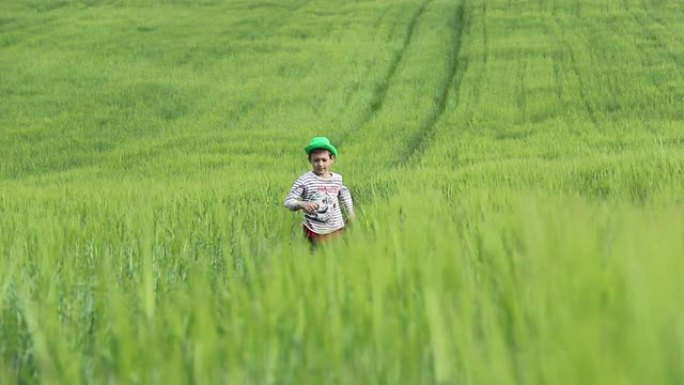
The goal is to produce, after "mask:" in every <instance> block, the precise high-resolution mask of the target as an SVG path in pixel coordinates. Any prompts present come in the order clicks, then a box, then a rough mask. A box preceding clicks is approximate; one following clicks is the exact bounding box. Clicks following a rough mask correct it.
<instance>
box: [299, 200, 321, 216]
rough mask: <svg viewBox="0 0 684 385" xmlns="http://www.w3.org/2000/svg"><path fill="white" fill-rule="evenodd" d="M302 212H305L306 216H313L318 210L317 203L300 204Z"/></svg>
mask: <svg viewBox="0 0 684 385" xmlns="http://www.w3.org/2000/svg"><path fill="white" fill-rule="evenodd" d="M301 207H302V210H304V211H306V212H307V213H308V214H313V213H315V212H316V210H317V209H318V203H316V202H302V206H301Z"/></svg>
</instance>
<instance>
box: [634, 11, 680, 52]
mask: <svg viewBox="0 0 684 385" xmlns="http://www.w3.org/2000/svg"><path fill="white" fill-rule="evenodd" d="M626 11H627V12H629V14H630V15H631V16H632V19H634V22H636V23H637V24H638V25H639V27H640V28H641V30H642V31H644V34H645V35H646V37H647V38H648V39H649V40H651V41H652V42H653V43H654V45H655V47H656V48H658V49H661V50H662V51H663V53H665V54H666V55H667V56H668V57H669V59H670V60H671V61H672V62H674V63H677V64H678V65H680V66H684V57H683V56H681V55H677V54H676V53H675V52H673V51H672V48H671V44H668V42H667V41H665V40H664V39H663V38H662V37H661V36H660V35H658V34H657V33H656V32H654V31H653V30H652V29H651V28H649V27H648V24H649V21H650V23H651V24H657V25H659V26H661V27H662V28H663V29H667V28H668V26H667V24H666V23H664V22H663V21H662V19H660V18H659V17H657V16H654V15H653V14H652V13H651V12H649V11H648V7H647V6H646V5H644V6H643V12H635V11H633V10H631V8H630V9H626ZM642 14H643V15H645V16H642ZM646 18H647V19H648V20H644V19H646Z"/></svg>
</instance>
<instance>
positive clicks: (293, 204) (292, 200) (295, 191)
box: [284, 178, 304, 211]
mask: <svg viewBox="0 0 684 385" xmlns="http://www.w3.org/2000/svg"><path fill="white" fill-rule="evenodd" d="M303 195H304V182H303V181H302V178H297V180H296V181H295V182H294V184H293V185H292V188H291V189H290V193H289V194H287V198H285V202H284V204H285V207H287V208H288V209H290V210H291V211H296V210H299V209H300V208H301V203H302V196H303Z"/></svg>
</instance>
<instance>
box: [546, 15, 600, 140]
mask: <svg viewBox="0 0 684 385" xmlns="http://www.w3.org/2000/svg"><path fill="white" fill-rule="evenodd" d="M553 16H554V17H553V19H552V22H553V24H554V27H555V28H554V29H553V30H552V31H550V33H552V34H553V35H554V36H555V37H556V40H557V41H559V42H560V44H561V46H563V48H564V50H565V52H567V53H568V56H569V58H570V69H571V71H572V73H573V75H575V77H576V78H577V84H578V85H579V94H580V99H581V100H582V104H583V105H584V109H585V110H586V111H587V116H588V117H589V120H590V121H591V123H592V124H593V125H594V127H597V126H598V119H597V118H596V111H595V109H594V106H592V105H591V103H590V102H589V95H588V91H587V84H586V83H585V81H584V78H583V77H582V74H581V73H580V71H579V66H578V65H577V57H576V56H575V51H574V50H573V48H572V45H571V44H570V42H569V41H568V39H566V38H565V36H563V35H562V33H559V32H558V31H559V30H560V31H562V30H563V27H562V26H561V23H560V21H559V20H558V18H559V16H558V14H556V13H553Z"/></svg>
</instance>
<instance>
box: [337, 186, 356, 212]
mask: <svg viewBox="0 0 684 385" xmlns="http://www.w3.org/2000/svg"><path fill="white" fill-rule="evenodd" d="M339 200H340V202H342V206H344V209H345V210H346V211H347V218H348V219H350V220H351V219H353V218H354V215H355V213H354V200H353V199H352V196H351V192H350V191H349V189H348V188H347V186H345V185H342V188H340V193H339Z"/></svg>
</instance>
